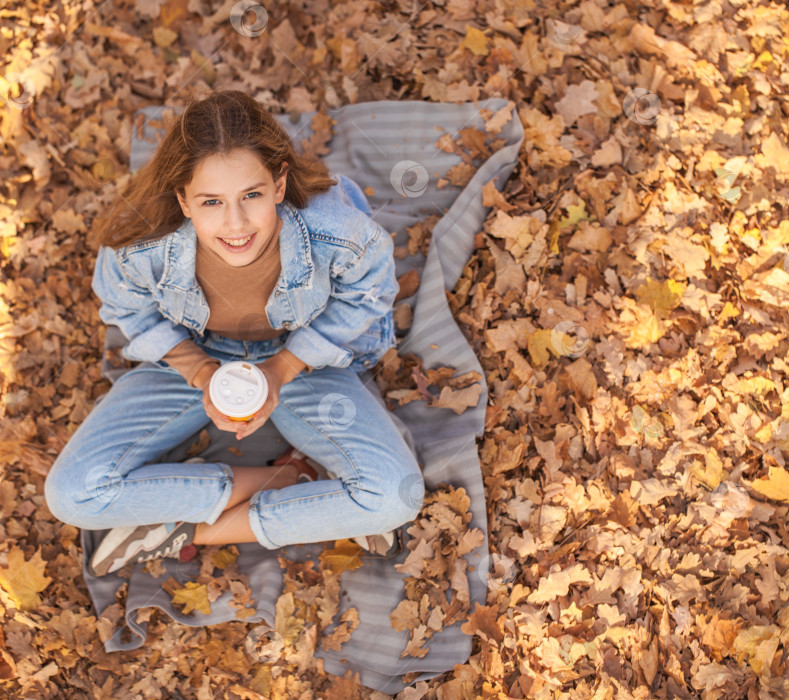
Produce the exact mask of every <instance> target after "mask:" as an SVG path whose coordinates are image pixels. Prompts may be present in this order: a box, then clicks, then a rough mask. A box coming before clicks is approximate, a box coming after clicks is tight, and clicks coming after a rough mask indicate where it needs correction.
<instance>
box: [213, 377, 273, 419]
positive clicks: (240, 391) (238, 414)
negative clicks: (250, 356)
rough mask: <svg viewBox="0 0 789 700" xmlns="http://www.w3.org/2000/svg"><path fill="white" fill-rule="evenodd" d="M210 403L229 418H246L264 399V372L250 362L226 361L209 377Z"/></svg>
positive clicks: (265, 382) (260, 406)
mask: <svg viewBox="0 0 789 700" xmlns="http://www.w3.org/2000/svg"><path fill="white" fill-rule="evenodd" d="M208 394H209V396H210V397H211V403H213V404H214V406H216V408H217V410H218V411H219V412H220V413H224V414H225V415H226V416H227V417H228V418H230V420H237V421H248V420H249V419H250V418H252V416H253V415H255V413H257V412H258V411H259V410H260V409H261V408H262V407H263V404H264V403H266V398H267V397H268V382H267V381H266V375H265V374H263V372H261V371H260V369H258V368H257V367H256V366H255V365H253V364H252V363H251V362H228V363H227V364H224V365H222V366H221V367H220V368H219V369H218V370H217V371H216V372H214V374H213V376H212V377H211V383H210V384H209V385H208Z"/></svg>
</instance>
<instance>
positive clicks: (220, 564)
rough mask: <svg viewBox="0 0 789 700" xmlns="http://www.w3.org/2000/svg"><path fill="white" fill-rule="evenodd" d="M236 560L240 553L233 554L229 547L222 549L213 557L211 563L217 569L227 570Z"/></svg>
mask: <svg viewBox="0 0 789 700" xmlns="http://www.w3.org/2000/svg"><path fill="white" fill-rule="evenodd" d="M236 559H238V551H235V552H233V551H232V550H231V549H230V548H228V547H222V549H220V550H219V551H217V552H214V553H213V554H212V555H211V562H212V563H213V565H214V566H215V567H216V568H217V569H226V568H227V567H228V566H230V565H231V564H232V563H233V562H234V561H235V560H236Z"/></svg>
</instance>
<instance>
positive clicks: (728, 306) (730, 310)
mask: <svg viewBox="0 0 789 700" xmlns="http://www.w3.org/2000/svg"><path fill="white" fill-rule="evenodd" d="M739 315H740V312H739V311H738V310H737V307H736V306H734V304H732V303H731V302H730V301H727V302H726V303H725V304H724V305H723V308H722V309H721V312H720V314H718V323H723V322H724V321H726V320H727V319H729V318H737V316H739Z"/></svg>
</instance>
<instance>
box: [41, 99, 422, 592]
mask: <svg viewBox="0 0 789 700" xmlns="http://www.w3.org/2000/svg"><path fill="white" fill-rule="evenodd" d="M370 213H371V210H370V207H369V204H368V203H367V200H366V199H365V197H364V195H363V193H362V192H361V190H360V189H359V187H358V185H356V184H355V183H354V182H353V181H351V180H350V179H348V178H347V177H344V176H342V175H338V176H336V179H331V178H330V177H329V173H328V170H327V169H326V166H325V165H324V164H323V163H321V162H319V161H315V160H308V159H306V158H303V157H301V156H299V155H297V154H296V153H295V151H294V148H293V145H292V143H291V141H290V138H289V137H288V135H287V133H286V132H285V131H284V130H283V129H282V127H280V125H279V123H278V122H277V120H276V119H275V118H274V117H273V116H272V115H271V114H270V113H268V112H267V111H266V110H265V109H264V108H263V107H262V106H261V105H260V104H258V102H257V101H255V100H254V99H253V98H252V97H250V96H249V95H246V94H244V93H242V92H238V91H221V92H215V93H213V94H211V95H209V96H208V97H207V98H205V99H203V100H201V101H198V102H196V103H194V102H193V103H192V104H190V105H189V106H188V107H187V108H186V110H185V111H184V112H183V114H182V115H181V116H180V117H179V118H177V119H176V120H175V121H174V123H173V124H172V126H171V128H170V129H169V131H168V133H167V135H166V137H165V138H164V140H163V141H162V142H161V144H160V146H159V148H158V149H157V151H156V153H155V155H154V157H153V158H152V159H151V160H150V161H149V163H148V164H147V165H146V166H145V167H144V168H142V169H141V170H140V172H139V173H138V174H137V175H136V176H135V177H134V178H133V179H132V181H131V182H130V183H129V185H128V186H127V187H126V189H125V190H124V192H123V194H122V196H121V197H120V199H119V201H118V202H117V203H116V205H115V206H114V208H113V209H112V210H111V211H109V212H108V213H107V214H106V215H105V216H104V217H103V218H100V219H98V220H97V223H96V228H95V229H94V230H95V231H96V232H97V236H98V239H99V242H100V244H101V247H100V248H99V253H98V258H97V262H96V268H95V272H94V277H93V290H94V291H95V292H96V294H97V296H98V297H99V298H100V299H101V302H102V306H101V309H100V312H99V314H100V316H101V319H102V320H103V321H104V322H105V323H107V324H114V325H116V326H118V327H119V328H120V329H121V331H123V333H124V335H125V336H126V337H127V338H128V340H129V342H128V344H127V345H126V346H125V348H124V350H123V354H124V355H125V356H126V357H127V358H128V359H131V360H139V361H142V362H141V364H139V365H138V366H136V367H135V368H134V369H132V370H131V371H128V372H126V373H125V374H124V375H122V376H121V377H120V378H119V379H118V380H117V381H116V383H115V384H114V385H113V386H112V388H111V390H110V391H109V393H108V394H107V395H106V396H105V397H104V398H103V399H102V401H101V402H100V403H98V404H97V405H96V406H95V408H94V409H93V411H92V412H91V414H90V415H89V416H88V418H87V419H86V420H85V421H84V423H83V424H82V425H81V426H80V427H79V429H78V430H77V431H76V432H75V433H74V435H73V436H72V438H71V440H70V441H69V443H68V444H67V445H66V447H65V449H64V450H63V452H62V453H61V454H60V456H59V457H58V459H57V460H56V461H55V464H54V465H53V467H52V469H51V471H50V473H49V475H48V476H47V479H46V484H45V495H46V499H47V504H48V506H49V508H50V510H51V511H52V513H53V514H54V515H55V516H56V517H57V518H59V519H60V520H63V521H64V522H67V523H70V524H72V525H74V526H76V527H80V528H84V529H93V530H99V529H100V530H104V529H108V528H111V529H110V531H109V532H108V533H107V535H106V536H105V537H104V539H103V540H102V542H101V543H100V545H99V546H98V548H97V549H96V551H95V553H94V554H93V556H92V557H91V560H90V562H89V565H88V570H89V571H90V572H91V573H92V574H93V575H97V576H102V575H105V574H108V573H112V572H114V571H117V570H118V569H120V568H121V567H122V566H124V565H125V564H127V563H129V562H138V561H146V560H148V559H152V558H155V557H161V556H167V557H180V558H182V559H186V556H185V555H186V553H187V552H189V553H190V554H191V556H194V547H190V545H201V544H230V543H242V542H258V543H260V545H261V546H263V547H266V548H268V549H275V548H278V547H283V546H285V545H289V544H295V543H307V542H321V541H327V540H335V539H340V538H359V539H357V541H358V542H360V544H363V546H366V547H367V548H368V549H370V550H371V551H372V552H373V553H374V554H376V553H377V554H380V555H383V556H393V555H395V554H397V553H399V552H400V551H401V550H402V543H401V542H400V539H399V531H397V533H396V534H397V536H395V533H394V532H392V531H393V530H394V529H395V528H398V527H399V526H400V525H402V524H403V523H406V522H409V521H411V520H413V519H414V518H415V517H416V515H417V513H418V512H419V508H420V506H421V501H422V498H423V496H424V482H423V480H422V475H421V472H420V469H419V465H418V464H417V462H416V460H415V458H414V455H413V453H412V451H411V450H410V449H409V447H408V445H407V444H406V442H405V440H404V439H403V436H402V435H401V433H400V432H398V430H397V427H396V425H395V424H394V422H393V420H392V418H391V417H390V416H389V414H388V412H387V411H386V409H385V408H384V407H383V406H382V405H381V403H379V401H378V400H377V399H376V398H375V397H374V396H373V395H372V394H371V393H370V392H369V391H368V389H367V388H366V387H365V386H364V385H363V384H362V382H361V381H360V379H359V376H358V373H360V372H362V371H364V370H365V368H368V367H371V366H372V365H373V364H375V363H376V362H377V361H378V360H379V359H380V358H381V357H382V356H383V354H384V353H385V352H386V350H387V349H388V348H389V347H392V345H393V344H394V329H393V322H392V304H393V302H394V298H395V295H396V293H397V291H398V286H397V281H396V279H395V272H394V269H395V268H394V258H393V254H392V253H393V243H392V239H391V237H390V235H389V234H388V233H387V232H386V231H385V230H383V229H382V228H381V227H380V226H379V225H378V224H376V223H375V222H374V221H373V220H372V219H371V218H370V216H369V214H370ZM233 360H244V361H247V362H251V363H254V364H256V365H257V367H259V368H260V369H261V370H262V371H263V373H264V374H265V376H266V379H267V380H268V386H269V395H268V398H267V400H266V403H265V404H264V406H263V407H262V408H261V409H260V411H258V412H257V413H256V414H255V415H254V416H253V417H252V418H251V419H250V420H249V422H248V423H238V422H236V421H231V420H230V419H228V418H227V417H226V416H223V415H222V414H221V413H219V411H218V410H217V409H216V408H215V407H214V406H213V404H212V403H211V399H210V396H209V393H208V385H209V382H210V380H211V376H212V375H213V373H214V372H215V371H216V370H217V368H218V367H220V366H221V365H222V364H223V363H226V362H229V361H233ZM333 409H334V412H335V413H336V412H337V411H339V412H340V413H341V414H342V416H341V419H337V417H336V415H335V416H334V417H333V415H332V413H333ZM269 418H270V419H271V420H272V421H273V423H274V425H275V426H276V428H277V429H278V430H279V431H280V433H281V434H282V436H283V437H284V438H285V440H287V441H288V443H290V444H291V445H293V446H295V447H296V448H297V449H298V452H294V451H292V450H290V451H289V452H288V453H286V455H285V456H284V458H283V459H281V460H278V462H276V463H275V464H284V465H285V466H284V467H282V466H281V467H265V466H263V465H261V464H260V463H255V461H254V459H250V462H249V464H248V465H247V466H239V467H230V466H228V465H227V464H224V463H221V462H216V463H205V462H202V463H194V462H192V463H156V460H157V459H158V458H160V457H161V456H162V455H163V454H165V453H166V452H167V451H168V450H170V449H171V448H173V447H175V446H176V445H178V444H180V443H182V442H183V441H184V440H186V439H188V438H189V437H190V436H192V435H194V434H195V433H196V432H198V431H199V430H200V429H201V428H202V427H203V426H204V425H205V424H207V423H208V422H209V421H213V423H214V425H216V427H217V428H219V429H220V430H224V431H230V432H235V433H236V438H237V439H239V440H240V439H242V438H244V437H247V436H249V435H251V434H252V433H254V432H255V431H256V430H257V429H258V428H259V427H260V426H261V425H263V424H264V423H265V422H266V421H267V420H268V419H269ZM302 456H306V458H307V459H299V457H302ZM309 458H311V459H313V460H317V461H319V462H320V464H322V465H323V466H324V467H325V469H326V473H327V475H328V476H329V477H331V478H327V479H321V480H317V474H316V472H315V471H314V470H313V469H312V468H311V466H310V464H309V462H308V459H309ZM404 484H407V485H408V488H405V489H404V488H403V485H404ZM406 493H407V497H404V494H406ZM164 520H166V521H167V522H165V523H163V522H162V521H164ZM381 533H386V534H381ZM367 535H370V537H365V536H367Z"/></svg>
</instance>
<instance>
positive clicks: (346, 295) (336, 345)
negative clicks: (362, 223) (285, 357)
mask: <svg viewBox="0 0 789 700" xmlns="http://www.w3.org/2000/svg"><path fill="white" fill-rule="evenodd" d="M375 229H376V230H375V233H374V234H373V236H372V237H371V238H370V240H369V241H368V242H367V245H366V246H365V248H364V250H363V252H362V253H361V255H359V256H358V257H356V258H355V259H354V260H353V261H352V262H351V263H350V264H349V265H348V267H346V268H345V269H344V270H343V271H342V272H341V273H340V274H339V275H337V276H335V277H333V278H332V280H331V285H332V286H331V293H330V296H329V301H328V303H327V304H326V307H325V308H324V309H323V311H322V312H321V313H320V314H319V315H318V316H316V317H315V318H314V319H313V320H312V321H311V322H310V323H309V324H307V325H306V326H302V327H300V328H297V329H296V330H294V331H292V332H291V333H290V335H289V336H288V338H287V340H286V341H285V348H286V349H287V350H290V352H292V353H293V354H294V355H295V356H296V357H298V358H299V359H300V360H301V361H302V362H304V363H306V364H307V365H308V366H310V367H313V368H315V369H319V368H320V367H325V366H327V365H328V366H331V367H348V365H350V364H351V362H352V361H353V359H354V355H355V352H354V350H355V347H354V340H356V339H357V338H359V337H360V336H361V335H362V334H363V333H364V332H365V331H366V330H367V329H368V328H369V327H370V326H371V325H372V324H373V323H374V322H375V321H376V320H377V319H380V318H381V317H383V316H386V315H387V314H389V313H390V312H391V311H392V305H393V304H394V299H395V296H396V295H397V292H398V291H399V286H398V284H397V278H396V276H395V261H394V254H393V253H394V243H393V241H392V238H391V236H390V235H389V234H388V233H387V232H386V231H385V230H384V229H383V228H382V227H381V226H379V225H377V224H376V226H375Z"/></svg>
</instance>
